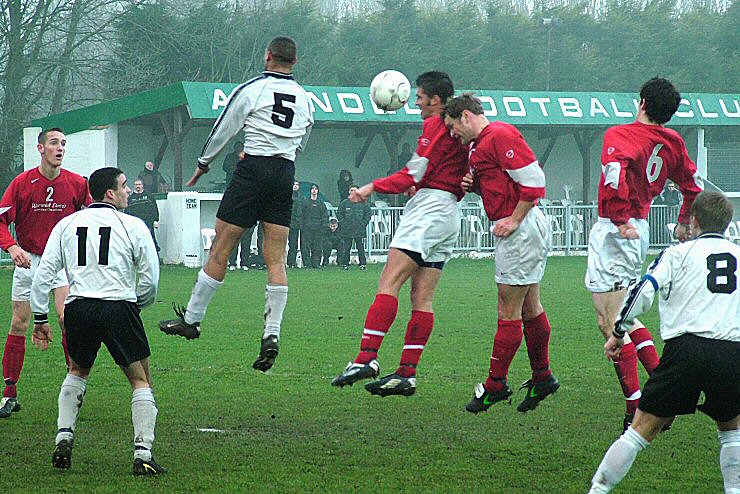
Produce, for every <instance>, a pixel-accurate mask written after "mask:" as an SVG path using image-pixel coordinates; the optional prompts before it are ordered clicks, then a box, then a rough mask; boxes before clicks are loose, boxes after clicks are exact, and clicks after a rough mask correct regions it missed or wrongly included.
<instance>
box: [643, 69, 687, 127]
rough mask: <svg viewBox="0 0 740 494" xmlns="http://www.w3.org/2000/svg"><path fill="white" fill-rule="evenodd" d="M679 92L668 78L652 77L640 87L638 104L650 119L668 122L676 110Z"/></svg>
mask: <svg viewBox="0 0 740 494" xmlns="http://www.w3.org/2000/svg"><path fill="white" fill-rule="evenodd" d="M680 103H681V94H679V92H678V91H676V88H675V87H673V84H672V83H671V81H669V80H668V79H663V78H662V77H653V78H652V79H650V80H649V81H647V82H646V83H645V84H643V86H642V89H640V105H641V107H642V110H643V111H644V112H645V114H646V115H647V116H648V118H649V119H650V120H652V121H653V122H655V123H657V124H664V123H666V122H668V121H669V120H670V119H671V118H672V117H673V114H674V113H676V111H677V110H678V105H679V104H680Z"/></svg>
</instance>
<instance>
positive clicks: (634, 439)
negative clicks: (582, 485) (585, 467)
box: [589, 427, 650, 494]
mask: <svg viewBox="0 0 740 494" xmlns="http://www.w3.org/2000/svg"><path fill="white" fill-rule="evenodd" d="M648 446H650V443H649V442H648V441H647V440H646V439H645V438H643V437H642V436H641V435H640V434H639V433H638V432H637V431H636V430H634V429H633V428H632V427H629V428H628V429H627V430H626V431H625V432H624V434H622V435H621V436H620V437H619V439H617V440H616V441H614V443H612V445H611V447H610V448H609V450H608V451H607V452H606V454H605V455H604V459H603V460H601V464H600V465H599V468H598V470H596V473H595V474H594V477H593V478H592V479H591V490H590V491H589V492H591V493H593V494H597V493H599V494H600V493H604V492H609V491H610V490H612V489H613V488H614V486H615V485H617V484H618V483H619V482H620V481H621V480H622V479H623V478H624V476H625V475H627V472H629V470H630V467H632V463H633V462H634V461H635V457H637V453H639V452H640V451H642V450H643V449H645V448H647V447H648Z"/></svg>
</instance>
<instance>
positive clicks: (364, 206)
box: [337, 185, 372, 270]
mask: <svg viewBox="0 0 740 494" xmlns="http://www.w3.org/2000/svg"><path fill="white" fill-rule="evenodd" d="M354 190H357V186H356V185H353V186H351V187H350V188H349V192H348V196H347V198H346V199H344V200H343V201H342V202H341V203H340V204H339V208H337V219H338V220H339V225H340V227H341V228H340V229H339V230H340V235H341V236H342V243H343V245H342V253H341V255H340V256H339V257H338V258H337V263H340V264H342V265H343V266H344V269H349V253H350V251H351V250H352V243H353V242H354V244H355V247H357V256H358V257H359V260H360V269H363V270H364V269H365V265H366V264H367V258H366V256H365V247H364V245H363V243H362V241H363V239H364V238H365V237H366V233H367V224H368V223H369V222H370V216H371V215H372V212H371V211H370V204H368V203H367V202H352V201H350V200H349V193H352V191H354Z"/></svg>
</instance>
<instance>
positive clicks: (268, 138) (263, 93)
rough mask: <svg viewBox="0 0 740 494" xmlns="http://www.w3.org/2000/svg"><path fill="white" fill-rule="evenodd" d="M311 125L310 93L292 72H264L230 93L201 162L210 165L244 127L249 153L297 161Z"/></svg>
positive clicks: (246, 150) (204, 148)
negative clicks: (297, 155) (297, 154)
mask: <svg viewBox="0 0 740 494" xmlns="http://www.w3.org/2000/svg"><path fill="white" fill-rule="evenodd" d="M311 125H313V113H312V110H311V104H310V103H309V101H308V95H307V94H306V91H305V90H304V89H303V88H302V87H301V85H300V84H298V83H297V82H296V81H295V79H293V75H292V74H283V73H280V72H271V71H265V72H263V73H262V75H261V76H258V77H255V78H254V79H251V80H249V81H247V82H245V83H244V84H240V85H239V86H237V87H236V88H235V89H234V91H233V92H232V93H231V95H230V96H229V101H228V102H227V103H226V108H224V110H223V112H221V116H219V117H218V120H216V123H215V124H214V126H213V130H211V134H210V135H209V136H208V140H206V144H205V146H204V147H203V152H202V153H201V155H200V158H198V162H199V163H201V164H203V165H209V164H210V163H211V162H212V161H213V159H214V158H215V157H216V155H217V154H218V153H219V152H220V151H221V150H222V149H223V148H224V147H225V146H226V144H227V143H228V142H229V140H231V138H232V137H234V136H235V135H236V134H237V133H238V132H239V131H240V130H242V129H243V130H244V152H246V153H247V154H249V155H252V156H276V157H280V158H285V159H288V160H290V161H295V156H296V152H297V151H300V150H302V149H303V147H304V145H305V143H306V140H307V139H308V134H309V132H310V128H311Z"/></svg>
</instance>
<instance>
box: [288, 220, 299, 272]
mask: <svg viewBox="0 0 740 494" xmlns="http://www.w3.org/2000/svg"><path fill="white" fill-rule="evenodd" d="M300 234H301V230H300V229H299V228H291V229H290V232H289V233H288V266H290V267H292V268H294V267H296V260H295V259H296V257H297V256H298V238H299V236H300Z"/></svg>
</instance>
